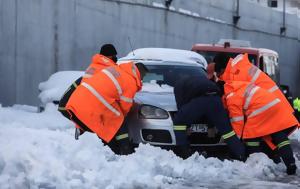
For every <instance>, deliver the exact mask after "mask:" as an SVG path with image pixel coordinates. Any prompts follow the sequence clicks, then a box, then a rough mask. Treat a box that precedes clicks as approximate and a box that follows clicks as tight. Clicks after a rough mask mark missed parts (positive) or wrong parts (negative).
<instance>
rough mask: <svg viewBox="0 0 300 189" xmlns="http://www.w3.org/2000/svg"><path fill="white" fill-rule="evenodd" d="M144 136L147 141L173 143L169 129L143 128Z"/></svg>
mask: <svg viewBox="0 0 300 189" xmlns="http://www.w3.org/2000/svg"><path fill="white" fill-rule="evenodd" d="M142 137H143V139H144V141H147V142H158V143H172V137H171V134H170V132H169V131H167V130H161V129H155V130H154V129H142Z"/></svg>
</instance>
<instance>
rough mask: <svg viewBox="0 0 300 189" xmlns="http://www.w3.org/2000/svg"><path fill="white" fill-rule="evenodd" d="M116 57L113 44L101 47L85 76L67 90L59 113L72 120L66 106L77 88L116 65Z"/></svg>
mask: <svg viewBox="0 0 300 189" xmlns="http://www.w3.org/2000/svg"><path fill="white" fill-rule="evenodd" d="M116 56H117V50H116V49H115V47H114V46H113V45H112V44H104V45H103V46H102V47H101V49H100V52H99V53H97V54H95V55H94V56H93V57H92V61H91V63H90V65H89V66H88V68H87V69H86V70H85V73H84V75H83V76H82V77H80V78H78V79H77V80H76V81H74V82H73V83H72V84H71V86H70V87H69V88H68V89H67V90H66V92H65V93H64V94H63V96H62V97H61V99H60V101H59V105H58V111H60V112H61V113H62V114H63V116H64V117H66V118H67V119H71V115H70V114H69V113H68V112H67V111H66V108H65V106H66V104H67V103H68V101H69V99H70V97H71V95H72V94H73V92H74V91H75V90H76V88H77V86H79V85H80V83H81V82H82V81H83V82H84V81H86V80H88V79H89V78H90V77H92V76H93V75H94V74H96V73H98V72H100V71H101V70H103V69H104V68H107V67H109V66H113V65H116V61H117V57H116ZM76 128H78V126H76ZM83 132H84V131H83V130H81V131H80V133H81V134H82V133H83ZM76 135H77V134H76ZM75 138H76V139H78V136H75Z"/></svg>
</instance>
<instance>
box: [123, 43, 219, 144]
mask: <svg viewBox="0 0 300 189" xmlns="http://www.w3.org/2000/svg"><path fill="white" fill-rule="evenodd" d="M155 52H157V53H155ZM154 54H155V55H154ZM172 55H173V56H172ZM122 60H132V61H135V62H142V63H143V64H144V65H146V67H147V68H148V70H149V73H147V75H146V76H145V77H144V79H143V89H142V91H140V92H138V93H137V94H136V96H135V99H134V105H133V107H132V109H131V111H130V113H129V114H128V116H127V119H126V122H127V125H128V127H129V136H130V137H131V139H132V141H133V143H134V144H136V145H137V144H139V143H149V144H152V145H156V146H162V147H166V148H173V147H175V146H176V138H175V135H174V131H173V121H172V118H173V116H174V115H175V114H176V112H177V106H176V101H175V96H174V93H173V87H174V86H175V84H176V81H179V80H180V79H182V78H183V77H185V76H186V75H190V76H193V75H199V74H200V75H201V74H202V75H206V71H205V68H206V66H207V63H206V61H205V59H204V58H203V57H202V56H201V55H199V54H196V53H193V52H192V53H191V52H190V51H184V50H175V49H153V48H147V49H138V50H135V51H134V52H131V53H129V55H128V56H127V57H124V58H122V59H121V61H122ZM203 108H205V107H203ZM188 134H189V138H190V140H191V146H192V147H198V149H200V150H210V149H216V148H215V147H216V146H224V143H223V142H222V141H221V140H220V138H221V137H220V135H219V134H218V132H217V130H216V129H215V128H214V127H213V126H209V125H207V124H206V121H205V120H203V122H202V123H194V124H193V125H191V126H190V128H189V132H188Z"/></svg>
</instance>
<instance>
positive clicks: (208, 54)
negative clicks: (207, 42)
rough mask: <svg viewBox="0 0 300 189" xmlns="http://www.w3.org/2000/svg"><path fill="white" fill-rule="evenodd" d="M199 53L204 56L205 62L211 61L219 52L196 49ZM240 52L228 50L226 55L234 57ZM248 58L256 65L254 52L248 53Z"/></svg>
mask: <svg viewBox="0 0 300 189" xmlns="http://www.w3.org/2000/svg"><path fill="white" fill-rule="evenodd" d="M197 52H198V53H199V54H201V55H202V56H204V58H205V59H206V61H207V63H211V62H213V59H214V57H215V56H216V55H217V54H218V53H220V52H217V51H197ZM239 54H241V53H233V52H229V53H228V55H229V56H230V57H231V58H235V57H236V56H237V55H239ZM248 58H249V60H250V62H251V63H252V64H254V65H256V62H257V56H256V55H255V54H248Z"/></svg>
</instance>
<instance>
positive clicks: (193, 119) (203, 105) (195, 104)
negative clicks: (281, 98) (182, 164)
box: [173, 96, 245, 159]
mask: <svg viewBox="0 0 300 189" xmlns="http://www.w3.org/2000/svg"><path fill="white" fill-rule="evenodd" d="M203 118H205V119H207V121H208V124H210V125H213V126H215V127H216V128H217V130H218V131H219V133H220V134H222V135H223V136H226V135H227V136H228V137H226V139H224V141H225V142H226V143H227V144H228V147H229V149H230V151H231V153H232V155H233V156H234V158H237V159H244V157H245V147H244V145H243V144H242V143H241V141H240V140H239V139H238V137H237V136H236V135H235V133H234V131H233V130H232V127H231V124H230V120H229V117H228V114H227V112H226V110H225V109H224V107H223V103H222V100H221V98H220V97H219V96H200V97H197V98H194V99H193V100H191V101H190V102H189V103H187V104H185V105H183V106H182V107H181V108H180V109H179V110H178V112H177V113H176V115H175V117H174V120H173V121H174V125H190V124H195V123H201V121H202V120H203ZM174 132H175V137H176V142H177V143H178V145H187V144H188V138H187V135H186V132H185V131H176V130H174Z"/></svg>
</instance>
